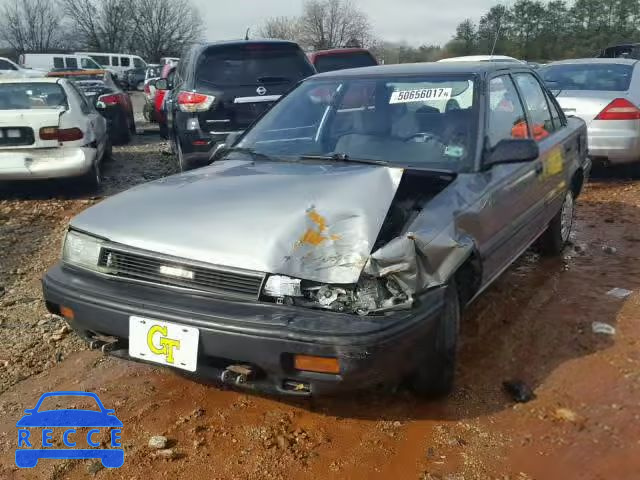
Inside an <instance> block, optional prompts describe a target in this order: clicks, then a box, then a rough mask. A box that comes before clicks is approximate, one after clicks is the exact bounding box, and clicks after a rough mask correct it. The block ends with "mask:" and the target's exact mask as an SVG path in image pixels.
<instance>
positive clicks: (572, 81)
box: [540, 63, 633, 92]
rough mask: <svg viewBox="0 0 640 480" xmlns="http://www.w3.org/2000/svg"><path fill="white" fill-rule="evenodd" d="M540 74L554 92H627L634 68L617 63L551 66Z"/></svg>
mask: <svg viewBox="0 0 640 480" xmlns="http://www.w3.org/2000/svg"><path fill="white" fill-rule="evenodd" d="M540 74H541V75H542V78H543V79H544V81H545V82H546V83H547V86H548V87H549V88H550V89H551V90H553V91H555V90H592V91H603V92H607V91H608V92H625V91H627V90H629V86H630V85H631V77H632V75H633V66H632V65H623V64H616V63H611V64H594V63H592V64H576V65H574V64H566V65H551V66H549V67H545V68H542V69H541V70H540Z"/></svg>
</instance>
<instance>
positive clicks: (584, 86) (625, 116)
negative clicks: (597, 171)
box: [539, 58, 640, 165]
mask: <svg viewBox="0 0 640 480" xmlns="http://www.w3.org/2000/svg"><path fill="white" fill-rule="evenodd" d="M639 66H640V63H639V62H638V61H637V60H630V59H619V58H588V59H580V60H565V61H561V62H554V63H551V64H550V65H548V66H546V67H543V68H541V69H540V70H539V73H540V75H542V77H543V78H544V80H545V82H546V83H547V86H548V87H549V89H550V90H551V91H552V92H553V93H554V94H555V95H556V98H557V99H558V102H559V103H560V106H561V107H562V109H563V110H564V112H565V113H566V114H567V115H568V116H571V115H574V116H577V117H580V118H582V119H583V120H584V121H585V122H587V125H588V129H589V155H590V156H591V158H592V159H593V160H594V161H595V162H598V163H600V164H605V165H617V164H627V163H634V162H640V108H638V106H639V105H640V67H639Z"/></svg>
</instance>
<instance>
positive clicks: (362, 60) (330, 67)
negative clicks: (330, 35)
mask: <svg viewBox="0 0 640 480" xmlns="http://www.w3.org/2000/svg"><path fill="white" fill-rule="evenodd" d="M377 64H378V63H377V62H376V60H375V59H374V58H373V56H372V55H371V54H370V53H369V52H351V53H334V54H330V55H319V56H318V57H316V61H315V67H316V70H318V72H319V73H322V72H333V71H334V70H343V69H345V68H359V67H371V66H373V65H377Z"/></svg>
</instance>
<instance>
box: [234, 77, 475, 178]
mask: <svg viewBox="0 0 640 480" xmlns="http://www.w3.org/2000/svg"><path fill="white" fill-rule="evenodd" d="M474 93H475V81H474V79H473V77H471V76H455V77H453V76H429V77H414V76H412V77H404V78H403V77H400V78H380V77H376V78H353V79H331V80H320V79H319V80H311V81H307V82H305V83H303V84H302V85H300V86H299V87H298V88H296V89H295V90H294V91H293V92H292V93H291V94H289V95H288V96H287V97H285V98H284V99H283V100H282V101H281V102H279V103H277V104H276V105H275V106H274V107H273V108H272V109H271V110H270V111H269V112H268V113H267V114H266V115H265V116H264V117H263V118H262V119H261V120H260V121H259V122H258V123H257V124H256V125H255V126H254V127H253V128H252V129H251V130H250V131H249V132H248V133H247V134H246V136H245V137H244V138H243V140H242V141H241V142H240V143H239V144H238V147H240V148H250V149H252V151H254V152H256V153H262V154H265V155H268V156H276V157H277V156H294V157H298V158H299V157H301V156H309V155H312V156H315V155H322V156H333V155H336V154H339V155H340V156H341V157H343V158H344V156H345V155H346V156H347V157H349V158H351V159H353V160H357V159H361V160H365V159H366V160H375V161H382V162H387V163H389V164H397V165H407V166H414V167H418V168H420V167H423V168H432V169H445V170H452V171H458V172H460V171H466V170H469V169H471V168H472V164H473V153H474V151H475V137H476V131H477V127H476V125H477V117H478V114H477V108H476V105H475V103H476V100H475V97H476V95H474Z"/></svg>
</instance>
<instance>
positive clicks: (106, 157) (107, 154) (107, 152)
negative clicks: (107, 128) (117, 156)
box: [102, 138, 113, 162]
mask: <svg viewBox="0 0 640 480" xmlns="http://www.w3.org/2000/svg"><path fill="white" fill-rule="evenodd" d="M110 160H113V144H112V143H111V139H110V138H107V144H106V145H105V146H104V153H103V154H102V161H103V162H108V161H110Z"/></svg>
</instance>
